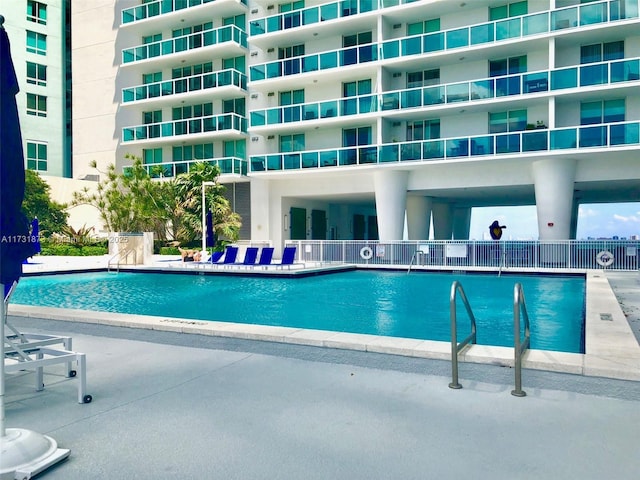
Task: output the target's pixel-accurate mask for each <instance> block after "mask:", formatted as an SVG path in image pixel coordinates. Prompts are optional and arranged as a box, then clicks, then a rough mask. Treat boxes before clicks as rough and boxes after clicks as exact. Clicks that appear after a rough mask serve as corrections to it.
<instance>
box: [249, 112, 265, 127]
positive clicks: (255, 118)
mask: <svg viewBox="0 0 640 480" xmlns="http://www.w3.org/2000/svg"><path fill="white" fill-rule="evenodd" d="M264 124H265V115H264V110H262V111H259V112H251V126H252V127H260V126H262V125H264Z"/></svg>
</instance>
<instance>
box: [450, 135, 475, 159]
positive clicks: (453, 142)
mask: <svg viewBox="0 0 640 480" xmlns="http://www.w3.org/2000/svg"><path fill="white" fill-rule="evenodd" d="M446 152H447V157H466V156H468V155H469V139H468V138H452V139H450V140H446Z"/></svg>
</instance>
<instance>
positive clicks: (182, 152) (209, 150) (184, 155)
mask: <svg viewBox="0 0 640 480" xmlns="http://www.w3.org/2000/svg"><path fill="white" fill-rule="evenodd" d="M212 158H213V143H202V144H198V145H182V146H179V147H173V161H174V162H190V161H193V160H211V159H212Z"/></svg>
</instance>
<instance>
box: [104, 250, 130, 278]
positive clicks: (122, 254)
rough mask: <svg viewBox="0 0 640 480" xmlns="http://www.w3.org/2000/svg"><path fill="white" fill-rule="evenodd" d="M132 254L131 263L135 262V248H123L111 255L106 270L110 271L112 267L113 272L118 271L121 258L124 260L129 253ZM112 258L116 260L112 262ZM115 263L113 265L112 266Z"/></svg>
mask: <svg viewBox="0 0 640 480" xmlns="http://www.w3.org/2000/svg"><path fill="white" fill-rule="evenodd" d="M131 253H132V254H133V263H134V264H135V263H136V251H135V250H124V251H121V252H118V253H116V254H115V255H114V256H113V257H111V258H110V259H109V260H108V261H107V272H108V273H111V272H112V268H115V273H120V263H121V260H122V261H124V262H126V261H127V259H128V258H129V254H131ZM114 260H117V261H116V262H114ZM114 265H115V267H114Z"/></svg>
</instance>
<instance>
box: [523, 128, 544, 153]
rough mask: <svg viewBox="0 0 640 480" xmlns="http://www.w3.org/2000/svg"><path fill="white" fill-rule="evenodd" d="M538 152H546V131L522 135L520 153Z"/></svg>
mask: <svg viewBox="0 0 640 480" xmlns="http://www.w3.org/2000/svg"><path fill="white" fill-rule="evenodd" d="M540 150H548V143H547V131H544V132H536V131H533V132H524V133H523V134H522V151H523V152H537V151H540Z"/></svg>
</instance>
